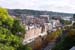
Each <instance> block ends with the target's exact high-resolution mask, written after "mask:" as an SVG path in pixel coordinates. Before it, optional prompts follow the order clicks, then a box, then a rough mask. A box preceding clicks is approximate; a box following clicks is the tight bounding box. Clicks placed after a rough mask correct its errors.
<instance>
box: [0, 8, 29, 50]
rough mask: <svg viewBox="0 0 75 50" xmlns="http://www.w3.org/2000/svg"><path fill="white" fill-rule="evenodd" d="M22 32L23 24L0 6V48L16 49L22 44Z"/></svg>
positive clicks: (6, 49)
mask: <svg viewBox="0 0 75 50" xmlns="http://www.w3.org/2000/svg"><path fill="white" fill-rule="evenodd" d="M19 32H20V33H19ZM24 33H25V29H24V27H23V25H22V24H20V22H19V21H18V20H16V19H14V18H12V17H11V16H10V15H9V14H8V12H7V10H6V9H3V8H0V50H17V48H19V47H20V45H22V40H23V35H24ZM22 46H23V45H22ZM21 50H22V49H21ZM28 50H29V49H28Z"/></svg>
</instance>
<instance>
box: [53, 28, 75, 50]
mask: <svg viewBox="0 0 75 50" xmlns="http://www.w3.org/2000/svg"><path fill="white" fill-rule="evenodd" d="M66 30H67V32H66V33H65V34H67V35H66V36H65V35H64V36H65V37H64V39H62V40H61V42H60V43H59V44H57V45H56V46H55V47H54V48H53V49H52V50H69V49H70V48H72V47H73V46H75V29H74V28H70V29H66Z"/></svg>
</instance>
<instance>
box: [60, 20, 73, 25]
mask: <svg viewBox="0 0 75 50" xmlns="http://www.w3.org/2000/svg"><path fill="white" fill-rule="evenodd" d="M60 22H61V23H62V24H64V25H69V24H71V23H72V22H71V21H67V20H62V19H61V20H60Z"/></svg>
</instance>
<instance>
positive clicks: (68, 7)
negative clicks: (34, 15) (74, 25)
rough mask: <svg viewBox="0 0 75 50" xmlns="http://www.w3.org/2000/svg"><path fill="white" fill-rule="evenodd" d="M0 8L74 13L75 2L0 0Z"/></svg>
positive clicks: (69, 0)
mask: <svg viewBox="0 0 75 50" xmlns="http://www.w3.org/2000/svg"><path fill="white" fill-rule="evenodd" d="M0 7H3V8H9V9H32V10H44V11H54V12H65V13H75V0H0Z"/></svg>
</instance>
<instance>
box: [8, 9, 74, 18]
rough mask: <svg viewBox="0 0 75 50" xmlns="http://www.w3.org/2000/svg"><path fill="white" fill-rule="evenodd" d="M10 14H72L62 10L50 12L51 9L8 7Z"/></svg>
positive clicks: (63, 15) (64, 15)
mask: <svg viewBox="0 0 75 50" xmlns="http://www.w3.org/2000/svg"><path fill="white" fill-rule="evenodd" d="M8 12H9V14H10V15H16V14H18V15H20V14H27V15H35V16H39V15H50V16H62V17H66V16H73V14H72V13H62V12H52V11H39V10H28V9H8Z"/></svg>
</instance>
